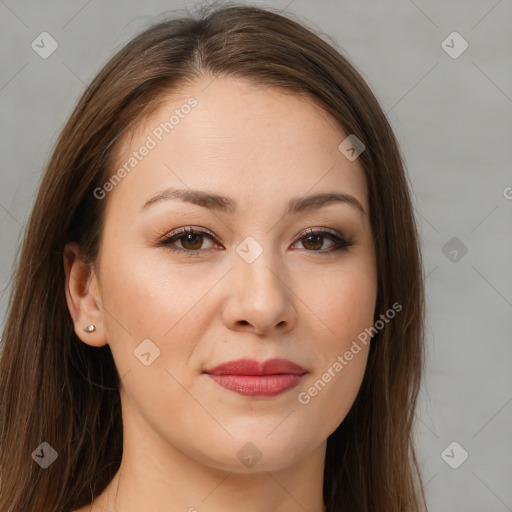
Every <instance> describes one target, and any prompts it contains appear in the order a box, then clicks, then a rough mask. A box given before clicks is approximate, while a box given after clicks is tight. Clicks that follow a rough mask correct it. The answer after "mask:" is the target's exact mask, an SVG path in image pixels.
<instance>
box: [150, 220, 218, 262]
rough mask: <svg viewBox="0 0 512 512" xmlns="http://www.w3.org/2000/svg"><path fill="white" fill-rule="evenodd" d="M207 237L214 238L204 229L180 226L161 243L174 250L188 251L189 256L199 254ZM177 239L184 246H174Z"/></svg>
mask: <svg viewBox="0 0 512 512" xmlns="http://www.w3.org/2000/svg"><path fill="white" fill-rule="evenodd" d="M205 237H206V238H210V239H211V240H213V238H214V236H213V234H210V233H207V232H206V231H204V230H196V229H194V228H192V227H186V228H179V229H177V230H176V231H173V232H172V233H170V234H169V235H168V236H166V237H164V238H163V239H162V240H161V241H160V244H159V245H163V246H165V247H167V248H168V249H169V250H171V251H172V252H179V253H188V254H187V256H197V255H198V252H199V249H200V248H201V245H202V244H203V240H204V238H205ZM182 240H183V241H182ZM175 241H179V242H180V243H181V247H182V248H179V247H178V248H176V247H173V246H174V245H175Z"/></svg>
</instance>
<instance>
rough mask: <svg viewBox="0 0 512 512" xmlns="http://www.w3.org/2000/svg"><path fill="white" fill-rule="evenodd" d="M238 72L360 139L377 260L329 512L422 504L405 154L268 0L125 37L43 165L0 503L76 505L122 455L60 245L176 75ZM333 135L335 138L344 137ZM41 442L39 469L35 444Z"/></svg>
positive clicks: (372, 107) (20, 508)
mask: <svg viewBox="0 0 512 512" xmlns="http://www.w3.org/2000/svg"><path fill="white" fill-rule="evenodd" d="M204 74H208V75H211V76H212V77H216V76H233V77H242V78H245V79H248V80H250V81H252V82H253V83H255V84H257V85H261V86H263V87H276V88H280V89H281V90H285V91H288V92H290V93H296V94H301V95H303V96H305V97H308V98H309V99H310V100H313V101H314V102H315V103H316V104H318V105H320V106H321V107H322V108H323V109H324V110H325V111H327V112H328V113H330V115H331V116H333V118H334V119H335V120H336V121H337V123H338V124H339V126H340V127H341V128H342V130H343V131H344V132H345V133H346V134H347V135H348V134H354V135H355V136H356V137H357V138H358V139H360V140H361V141H363V143H364V144H365V147H366V149H365V150H364V151H363V152H362V153H361V154H360V156H359V159H360V162H361V165H362V166H363V168H364V172H365V175H366V180H367V184H368V191H369V204H370V217H371V222H372V229H373V233H374V241H375V248H376V256H377V271H378V296H377V305H376V311H375V319H376V320H377V319H379V318H380V315H381V314H382V313H384V312H386V311H387V310H388V309H389V308H391V306H392V304H394V303H396V302H398V303H399V304H401V306H402V310H401V311H400V314H397V315H396V317H395V318H394V319H393V320H392V321H390V322H387V323H386V324H385V326H384V327H383V328H382V329H381V330H380V331H379V332H378V334H377V335H376V336H375V337H374V338H373V340H372V342H371V345H370V352H369V356H368V366H367V369H366V373H365V376H364V379H363V382H362V385H361V388H360V390H359V393H358V395H357V398H356V400H355V402H354V404H353V406H352V408H351V410H350V411H349V413H348V415H347V416H346V418H345V419H344V420H343V422H342V423H341V425H340V426H339V427H338V428H337V430H336V431H335V432H334V433H333V434H332V435H331V436H330V437H329V438H328V442H327V455H326V461H325V473H324V488H323V492H324V502H325V505H326V509H327V511H328V512H338V511H347V510H348V511H350V512H358V511H359V512H363V511H364V512H367V511H370V510H372V511H374V510H378V511H381V512H388V511H389V512H391V511H393V512H418V511H420V510H426V503H425V497H424V492H423V486H422V483H421V472H420V468H419V465H418V462H417V459H416V455H415V449H414V439H413V425H414V417H415V407H416V399H417V395H418V392H419V387H420V380H421V374H422V370H423V357H424V345H423V344H424V341H423V337H424V334H423V333H424V290H423V277H422V272H423V271H422V264H421V254H420V251H419V243H418V233H417V228H416V224H415V220H414V216H413V208H412V204H411V197H410V192H409V186H408V181H407V177H406V174H405V171H404V163H403V161H402V157H401V154H400V150H399V147H398V143H397V141H396V139H395V136H394V134H393V132H392V130H391V128H390V125H389V123H388V121H387V119H386V117H385V115H384V113H383V112H382V110H381V108H380V106H379V104H378V102H377V100H376V98H375V96H374V95H373V94H372V92H371V90H370V88H369V87H368V85H367V84H366V83H365V81H364V80H363V79H362V77H361V76H360V74H359V73H358V72H357V71H356V69H355V68H354V66H353V65H352V64H350V63H349V61H348V60H347V59H346V58H345V57H344V56H342V55H341V54H340V53H339V51H337V50H336V49H334V48H333V47H332V46H331V45H330V44H328V43H327V42H325V41H324V40H323V39H322V38H321V37H320V36H318V35H316V34H315V33H314V32H313V31H312V30H310V29H308V28H306V26H305V25H304V24H303V23H302V22H300V21H296V20H293V19H291V17H290V16H288V17H285V16H283V15H281V14H279V13H277V12H276V11H272V10H270V9H261V8H257V7H252V6H241V5H226V6H215V7H207V8H206V9H199V11H198V13H196V14H195V15H194V16H190V15H188V16H184V17H182V18H175V19H170V20H166V21H163V22H158V23H157V24H154V25H152V26H150V27H149V28H147V29H146V30H145V31H144V32H142V33H141V34H140V35H138V36H137V37H135V38H134V39H133V40H132V41H130V42H129V43H128V44H126V46H124V47H123V48H122V49H121V50H120V51H119V52H118V53H117V54H116V55H115V56H114V57H113V58H112V59H111V60H110V61H109V62H108V63H107V64H106V66H105V67H104V68H103V69H102V70H101V71H100V73H99V74H98V76H97V77H96V78H95V79H94V80H93V82H92V83H91V85H90V86H89V87H88V88H87V90H86V91H85V93H84V94H83V96H82V97H81V99H80V100H79V102H78V104H77V106H76V108H75V110H74V112H73V113H72V115H71V117H70V119H69V121H68V122H67V124H66V126H65V127H64V129H63V131H62V133H61V135H60V138H59V139H58V141H57V143H56V146H55V148H54V150H53V153H52V156H51V158H50V161H49V163H48V166H47V169H46V171H45V173H44V176H43V178H42V181H41V184H40V187H39V191H38V195H37V198H36V201H35V204H34V207H33V211H32V214H31V217H30V220H29V223H28V226H27V229H26V233H25V237H24V241H23V244H22V248H21V252H20V256H19V261H18V263H17V270H16V272H15V274H14V277H13V282H12V291H11V296H10V300H9V305H8V316H7V320H6V325H5V329H4V332H3V344H4V348H3V353H2V357H1V361H0V413H1V418H0V485H1V488H0V510H2V511H5V512H7V511H8V512H29V511H34V512H69V511H71V510H73V509H75V508H79V507H82V506H84V505H86V504H88V503H91V502H92V500H93V499H94V498H95V497H96V496H98V495H99V494H100V493H101V492H102V491H103V490H104V488H105V487H106V486H107V485H108V483H109V482H110V481H111V480H112V478H113V476H114V475H115V473H116V472H117V470H118V468H119V465H120V463H121V457H122V449H123V438H122V417H121V416H122V414H121V402H120V395H119V391H118V384H119V374H118V373H117V370H116V366H115V364H114V360H113V357H112V353H111V351H110V348H109V346H108V345H105V346H103V347H100V348H93V347H91V346H88V345H87V344H85V343H83V342H81V341H80V339H79V338H78V337H77V336H76V334H75V332H74V327H73V323H72V320H71V317H70V314H69V312H68V309H67V305H66V298H65V293H64V283H65V273H64V268H63V248H64V246H65V244H66V243H67V242H70V241H76V242H78V243H79V244H80V247H81V251H82V256H83V257H84V258H86V259H87V260H88V261H90V262H91V264H94V262H95V260H96V257H97V255H98V250H99V247H100V241H101V233H102V220H103V215H104V207H105V203H106V200H104V201H99V200H98V199H97V198H96V197H95V195H94V192H93V191H94V190H95V189H96V188H97V187H101V186H102V184H104V183H105V181H106V180H107V179H108V178H109V177H110V176H111V175H112V173H113V171H114V169H115V167H114V148H115V147H116V144H117V143H119V140H121V136H122V135H123V134H124V133H127V132H129V130H130V129H131V128H132V127H134V126H135V124H136V123H137V122H140V121H141V119H142V118H143V117H144V116H146V115H149V114H150V113H151V112H153V111H154V110H155V109H156V108H157V107H158V106H159V104H160V102H161V101H163V99H164V98H165V94H166V93H168V92H169V91H171V90H176V89H178V88H179V87H180V85H183V84H184V83H187V82H190V81H193V80H195V79H197V78H198V77H200V76H202V75H204ZM340 142H341V141H340ZM42 442H47V443H48V444H49V445H50V446H51V447H53V448H54V449H55V451H56V452H57V453H58V459H57V461H56V462H55V463H53V464H51V465H50V466H49V467H48V468H47V469H42V468H41V467H40V466H39V465H38V464H36V462H35V461H34V460H33V457H32V453H33V452H34V450H36V448H37V447H38V446H39V445H40V444H41V443H42Z"/></svg>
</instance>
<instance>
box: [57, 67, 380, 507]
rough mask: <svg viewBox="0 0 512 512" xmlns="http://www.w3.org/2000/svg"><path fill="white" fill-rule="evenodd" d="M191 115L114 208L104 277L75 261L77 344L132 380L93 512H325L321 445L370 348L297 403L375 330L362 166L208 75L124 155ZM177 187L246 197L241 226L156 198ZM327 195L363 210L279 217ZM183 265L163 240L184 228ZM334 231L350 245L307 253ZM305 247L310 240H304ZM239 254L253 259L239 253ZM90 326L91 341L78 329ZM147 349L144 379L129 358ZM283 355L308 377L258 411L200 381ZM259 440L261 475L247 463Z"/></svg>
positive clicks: (270, 98) (326, 129) (238, 86)
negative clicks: (111, 472) (99, 352)
mask: <svg viewBox="0 0 512 512" xmlns="http://www.w3.org/2000/svg"><path fill="white" fill-rule="evenodd" d="M190 97H194V98H196V99H197V101H198V104H197V106H196V107H194V108H193V109H192V110H191V112H190V113H189V114H188V115H187V116H185V117H184V118H183V119H180V122H179V124H178V125H177V126H175V128H174V129H173V130H172V132H170V133H169V134H168V135H165V136H164V137H163V139H162V141H161V142H159V143H158V145H157V147H155V148H154V149H152V150H151V151H150V152H149V154H148V155H147V156H145V157H144V159H143V160H142V161H141V162H139V163H138V165H137V166H136V167H135V168H134V169H133V170H132V171H131V173H130V174H129V175H127V176H126V177H125V178H124V179H123V180H122V181H121V182H120V183H119V184H117V185H116V186H115V187H114V189H113V190H112V191H110V192H109V193H108V196H107V197H106V198H105V199H103V200H105V201H107V209H106V217H105V226H104V233H103V238H102V245H101V250H100V256H99V259H98V261H97V264H96V266H95V267H94V269H90V268H89V267H87V266H86V265H84V264H83V263H82V262H81V261H80V260H79V258H78V257H77V254H78V246H77V245H76V244H74V243H70V244H68V245H67V246H66V249H65V253H64V263H65V269H66V276H67V280H66V296H67V301H68V307H69V310H70V313H71V316H72V318H73V321H74V324H75V331H76V334H77V335H78V336H79V338H80V339H81V340H82V341H83V342H84V343H87V344H89V345H91V346H96V347H99V346H102V345H105V344H107V343H108V344H109V345H110V348H111V350H112V353H113V356H114V359H115V363H116V366H117V368H118V371H119V374H120V376H121V377H122V383H121V387H120V393H121V400H122V414H123V423H124V453H123V459H122V463H121V467H120V470H119V471H118V473H117V474H116V476H115V478H114V479H113V481H112V482H111V484H110V485H109V486H108V487H107V489H106V490H105V491H104V492H103V494H102V495H101V496H99V497H98V498H97V499H96V500H95V501H94V503H93V504H92V506H87V507H84V508H82V509H80V511H79V512H86V511H89V510H90V511H99V510H103V511H109V512H110V511H118V512H140V510H145V511H147V512H161V511H163V510H166V511H169V512H174V511H189V512H193V511H194V510H197V511H199V512H202V511H208V512H220V511H222V512H229V511H231V510H237V511H238V510H240V505H241V503H243V510H244V511H246V512H256V511H258V512H263V511H265V512H285V511H286V512H290V511H303V510H304V509H305V510H308V511H310V512H322V511H324V510H325V508H324V505H323V501H322V485H323V469H324V459H325V450H326V440H327V437H328V436H329V435H330V434H331V433H332V432H333V431H334V430H335V429H336V428H337V427H338V425H339V424H340V423H341V422H342V420H343V419H344V417H345V416H346V414H347V413H348V411H349V409H350V408H351V406H352V404H353V402H354V400H355V397H356V395H357V392H358V390H359V388H360V385H361V381H362V378H363V375H364V372H365V368H366V362H367V355H368V350H369V344H368V345H362V344H360V345H361V351H360V352H359V353H358V354H357V355H355V356H354V357H353V359H352V360H351V361H350V362H349V363H348V364H347V365H346V366H344V368H343V370H342V371H341V372H339V373H337V374H336V376H335V377H333V378H332V379H331V381H330V382H329V383H328V384H326V386H325V387H324V388H323V389H322V390H321V391H320V392H318V393H317V395H316V396H314V397H311V400H310V402H309V403H308V404H307V405H304V404H302V403H300V402H299V400H298V395H299V393H300V392H301V391H304V390H306V391H307V390H308V388H310V387H311V386H312V385H313V384H314V383H315V382H317V381H318V379H320V378H322V375H323V374H324V373H325V372H326V371H327V370H328V368H330V367H332V366H333V363H334V362H335V361H336V360H337V358H338V356H339V355H343V354H344V353H345V352H346V351H347V350H349V348H350V346H351V343H352V342H353V340H355V339H356V337H357V335H358V334H359V333H361V332H362V331H363V330H364V329H365V328H367V327H370V326H372V325H373V315H374V311H375V304H376V297H377V272H376V262H375V251H374V244H373V237H372V230H371V224H370V218H369V214H368V212H369V204H368V191H367V184H366V179H365V176H364V172H363V169H362V167H361V164H360V163H359V161H358V160H357V159H356V160H354V161H350V160H348V159H347V158H346V157H345V156H344V155H343V154H342V153H341V152H340V151H339V150H338V146H339V144H340V142H341V141H343V140H344V139H345V137H346V136H347V134H345V133H343V132H342V131H341V129H340V128H339V127H338V126H337V124H336V123H335V122H334V120H333V119H332V118H330V117H329V115H328V114H327V113H326V112H324V111H323V110H321V109H320V108H319V107H318V106H316V105H315V104H314V103H313V102H312V101H311V100H309V99H306V98H301V97H299V96H296V95H292V94H289V93H284V92H283V91H279V90H276V89H265V88H262V87H261V86H255V85H253V84H251V83H249V82H246V81H243V80H240V79H233V78H217V79H215V80H212V78H211V77H206V76H205V77H202V78H201V79H200V80H198V81H196V82H195V83H194V84H192V85H187V86H186V87H181V88H180V89H179V91H176V92H174V93H173V94H169V97H168V98H167V101H166V103H165V104H164V105H163V106H162V107H161V108H160V109H159V110H158V111H156V112H155V114H153V115H152V116H151V117H150V118H148V119H146V120H145V121H144V122H141V123H140V124H139V126H138V128H137V130H136V131H135V132H134V133H133V134H132V136H130V137H128V136H127V137H126V138H125V139H124V141H123V144H122V146H121V147H120V150H119V154H118V162H117V163H118V164H119V166H122V165H123V163H124V162H125V161H126V160H127V159H128V158H129V156H130V154H131V152H132V151H134V150H137V149H138V148H140V147H141V146H142V145H143V144H144V141H145V140H146V138H147V136H148V135H150V134H151V130H152V129H154V128H155V127H156V126H158V124H159V123H160V122H162V121H165V120H168V119H169V117H170V115H171V114H172V113H173V111H174V110H175V109H179V108H180V107H181V106H182V105H183V104H184V103H185V102H186V101H187V99H188V98H190ZM169 187H178V188H184V189H188V188H191V189H200V190H206V191H208V192H215V193H218V194H222V195H227V196H229V197H231V198H233V199H234V200H236V201H237V202H238V203H239V205H238V209H239V211H238V213H237V214H230V213H227V212H220V211H214V210H211V209H208V208H204V207H201V206H199V205H194V204H191V203H187V202H184V201H181V200H162V201H158V202H155V203H154V204H153V205H152V206H150V207H148V208H147V209H145V210H144V211H141V208H142V206H143V205H144V204H145V202H146V201H148V199H150V198H152V197H153V196H154V195H155V194H157V193H158V192H160V191H162V190H165V189H167V188H169ZM319 192H338V193H346V194H350V195H352V196H354V197H355V198H356V199H357V200H358V201H359V202H360V203H361V205H362V206H363V208H364V210H365V213H363V212H360V211H359V210H358V209H357V208H355V207H354V206H352V205H351V204H349V203H341V202H338V203H329V204H327V205H325V204H324V205H323V206H322V207H320V208H314V209H311V210H307V211H304V212H300V213H297V214H294V215H290V216H286V217H285V216H283V215H284V210H285V205H286V204H287V203H288V201H289V200H290V199H291V198H295V197H303V196H305V195H309V194H313V193H319ZM186 226H194V227H195V228H206V229H208V230H210V231H211V232H213V233H214V235H215V237H214V238H209V236H208V235H204V236H203V238H202V245H201V241H197V240H194V239H192V240H190V238H187V235H186V234H185V235H183V234H182V235H181V238H180V239H176V240H175V241H174V247H175V248H178V249H179V248H181V249H182V250H186V249H187V248H188V249H189V250H191V249H197V250H199V251H202V252H200V253H199V255H198V256H197V257H190V258H189V257H187V256H186V255H184V254H178V253H173V252H171V251H170V249H169V246H159V245H158V241H159V240H160V239H161V238H162V237H163V236H164V235H166V234H169V233H171V232H173V231H174V230H175V229H176V228H180V227H186ZM322 227H326V228H331V229H333V230H336V231H338V232H340V233H341V234H343V235H345V236H346V237H349V238H350V237H351V238H352V239H353V243H354V245H353V246H351V247H348V248H347V249H341V250H339V251H335V252H333V251H332V249H333V248H335V247H336V240H335V239H331V238H329V237H328V236H324V237H323V239H322V237H321V236H320V237H318V238H313V239H311V238H309V239H308V235H302V236H301V233H302V232H303V230H305V229H307V228H317V229H319V228H322ZM248 236H251V237H252V238H254V239H255V240H256V241H257V243H258V244H259V245H260V246H261V248H262V249H263V252H262V253H261V254H260V255H259V256H258V258H256V259H255V260H254V261H253V262H252V263H248V262H247V261H246V260H244V259H243V258H242V257H241V256H240V255H239V254H238V253H237V252H236V248H237V247H238V246H239V245H240V244H241V243H242V242H243V241H244V240H245V239H246V237H248ZM309 236H311V235H309ZM241 247H243V244H242V246H241ZM89 324H94V325H95V326H96V330H95V332H93V333H86V332H84V328H85V326H87V325H89ZM145 339H150V340H152V342H153V343H154V344H155V345H156V346H157V347H158V349H159V350H160V356H159V357H157V358H156V359H155V360H154V361H153V362H152V363H151V364H150V365H149V366H145V365H144V364H143V363H142V362H141V361H140V360H139V359H138V358H137V357H135V355H134V350H135V349H136V348H137V346H138V345H139V344H140V343H141V342H142V341H143V340H145ZM274 357H279V358H285V359H289V360H291V361H293V362H295V363H296V364H298V365H300V366H302V367H303V368H304V369H306V370H307V372H308V373H307V374H306V375H305V376H304V377H303V378H302V381H301V383H300V384H299V386H298V387H296V388H294V389H292V390H289V391H287V392H285V393H283V394H281V395H278V396H274V397H263V398H262V397H258V398H255V397H247V396H242V395H240V394H238V393H235V392H233V391H230V390H227V389H224V388H223V387H221V386H219V385H218V384H217V383H215V382H214V381H213V380H212V379H211V378H209V377H208V376H207V375H206V374H204V373H203V370H204V369H206V368H211V367H213V366H215V365H217V364H220V363H222V362H226V361H231V360H235V359H239V358H254V359H257V360H260V361H264V360H266V359H269V358H274ZM249 442H250V443H252V444H253V445H254V446H255V447H256V448H257V450H258V452H259V453H260V454H261V459H260V460H259V461H258V462H257V463H256V464H255V465H253V466H252V467H247V466H246V465H244V464H243V463H242V462H241V461H240V460H239V457H238V456H237V453H238V451H239V450H240V449H241V448H242V447H244V445H246V444H247V443H249Z"/></svg>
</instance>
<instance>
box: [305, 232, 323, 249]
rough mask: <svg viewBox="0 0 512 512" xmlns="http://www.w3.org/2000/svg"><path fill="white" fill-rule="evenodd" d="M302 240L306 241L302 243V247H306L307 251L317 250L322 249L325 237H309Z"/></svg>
mask: <svg viewBox="0 0 512 512" xmlns="http://www.w3.org/2000/svg"><path fill="white" fill-rule="evenodd" d="M302 240H305V242H304V241H303V242H302V245H304V247H305V248H306V249H311V250H316V249H320V248H321V247H322V245H323V242H324V237H323V236H322V235H308V236H306V237H304V238H302Z"/></svg>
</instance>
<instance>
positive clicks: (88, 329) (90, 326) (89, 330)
mask: <svg viewBox="0 0 512 512" xmlns="http://www.w3.org/2000/svg"><path fill="white" fill-rule="evenodd" d="M95 330H96V326H95V325H93V324H91V325H88V326H87V327H86V328H85V329H84V331H85V332H94V331H95Z"/></svg>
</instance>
